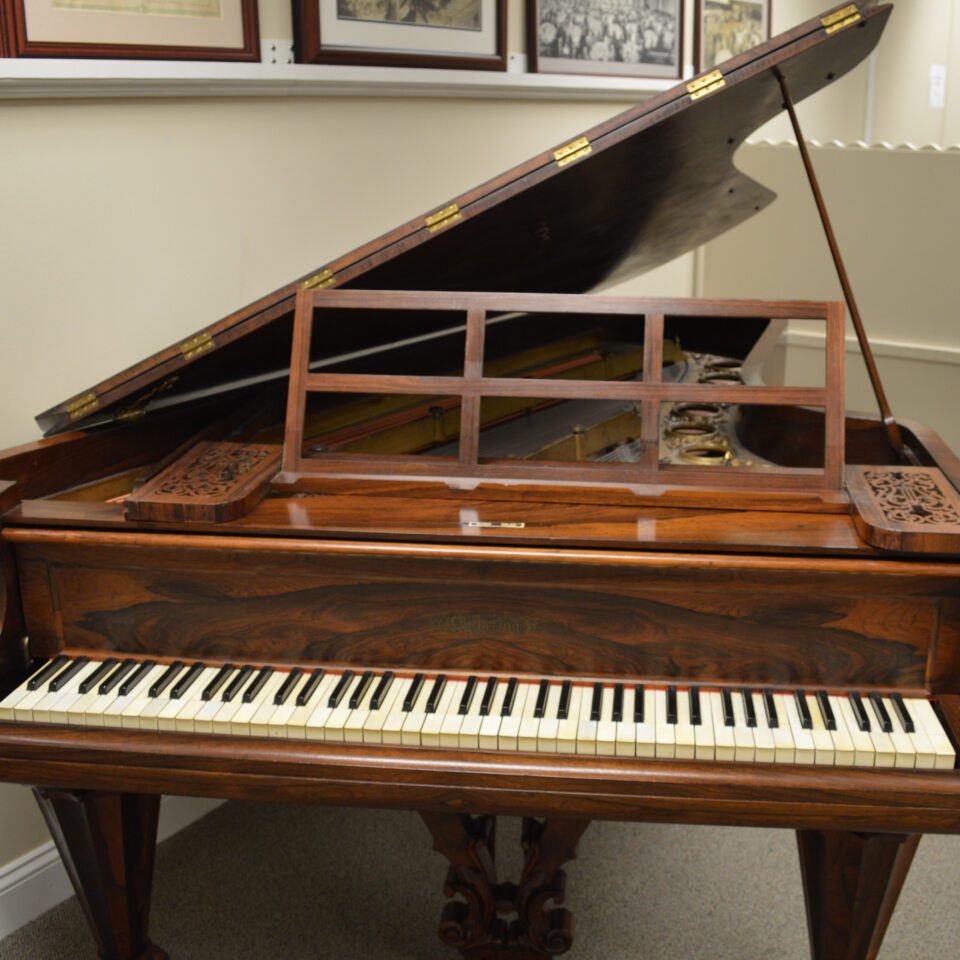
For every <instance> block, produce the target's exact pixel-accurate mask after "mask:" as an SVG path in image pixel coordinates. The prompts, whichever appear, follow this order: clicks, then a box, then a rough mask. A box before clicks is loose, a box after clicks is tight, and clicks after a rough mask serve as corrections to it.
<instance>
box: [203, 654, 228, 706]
mask: <svg viewBox="0 0 960 960" xmlns="http://www.w3.org/2000/svg"><path fill="white" fill-rule="evenodd" d="M236 669H237V668H236V667H235V666H234V665H233V664H232V663H225V664H224V665H223V666H222V667H221V668H220V670H219V671H218V672H217V673H216V674H215V675H214V678H213V679H212V680H211V681H210V682H209V683H208V684H207V686H206V688H205V689H204V691H203V693H201V694H200V699H201V700H212V699H213V698H214V697H215V696H216V695H217V694H218V693H219V692H220V690H221V688H222V687H223V685H224V684H225V683H226V682H227V681H228V680H229V679H230V677H231V676H233V671H234V670H236Z"/></svg>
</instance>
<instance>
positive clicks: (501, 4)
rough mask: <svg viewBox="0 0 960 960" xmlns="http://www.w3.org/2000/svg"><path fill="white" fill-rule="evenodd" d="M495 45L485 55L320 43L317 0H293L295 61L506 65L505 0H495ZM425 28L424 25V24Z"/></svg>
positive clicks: (463, 66) (474, 67)
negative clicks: (345, 46)
mask: <svg viewBox="0 0 960 960" xmlns="http://www.w3.org/2000/svg"><path fill="white" fill-rule="evenodd" d="M495 10H496V18H497V22H496V24H495V25H494V30H493V33H494V38H495V44H496V48H495V50H494V52H493V53H491V54H489V55H483V54H479V55H474V54H465V53H457V52H453V53H424V52H419V51H418V52H406V51H402V50H393V49H380V48H376V47H371V48H369V49H365V48H353V47H351V48H344V47H333V46H329V45H327V46H324V40H323V37H322V35H321V29H320V0H293V38H294V49H295V51H296V61H297V63H339V64H352V65H354V66H369V67H434V68H439V69H448V70H506V69H507V0H495ZM424 29H427V28H424Z"/></svg>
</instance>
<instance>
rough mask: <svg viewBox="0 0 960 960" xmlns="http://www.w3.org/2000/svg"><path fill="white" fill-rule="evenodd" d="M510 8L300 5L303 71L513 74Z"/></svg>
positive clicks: (423, 2) (465, 1) (436, 1)
mask: <svg viewBox="0 0 960 960" xmlns="http://www.w3.org/2000/svg"><path fill="white" fill-rule="evenodd" d="M506 7H507V0H294V8H293V32H294V46H295V49H296V54H297V62H298V63H353V64H365V65H367V66H398V67H447V68H452V69H463V70H506V68H507V17H506Z"/></svg>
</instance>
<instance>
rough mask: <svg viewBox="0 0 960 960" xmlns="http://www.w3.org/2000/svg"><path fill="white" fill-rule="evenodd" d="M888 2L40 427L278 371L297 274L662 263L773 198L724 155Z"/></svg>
mask: <svg viewBox="0 0 960 960" xmlns="http://www.w3.org/2000/svg"><path fill="white" fill-rule="evenodd" d="M891 9H892V8H891V6H890V5H889V4H884V5H877V3H876V0H860V2H858V3H851V4H847V5H845V6H842V7H835V8H833V9H832V10H828V11H827V12H826V13H825V14H824V15H823V16H821V17H817V18H814V19H812V20H809V21H807V22H806V23H804V24H802V25H800V26H798V27H795V28H794V29H793V30H790V31H788V32H787V33H783V34H781V35H779V36H777V37H774V38H773V39H771V40H769V41H767V42H766V43H764V44H761V45H760V46H757V47H755V48H753V49H752V50H749V51H747V52H745V53H743V54H741V55H740V56H738V57H735V58H734V59H732V60H729V61H728V62H726V63H724V64H722V65H721V69H720V72H721V73H722V75H723V76H722V80H723V82H722V85H720V84H717V83H713V82H710V83H707V84H697V81H696V80H695V81H692V82H691V83H686V82H684V83H680V84H678V85H677V86H676V87H674V88H673V89H671V90H669V91H667V92H666V93H663V94H662V95H660V96H659V97H655V98H653V99H651V100H648V101H645V102H644V103H642V104H639V105H638V106H636V107H633V108H632V109H630V110H627V111H625V112H624V113H621V114H619V115H618V116H616V117H614V118H612V119H611V120H608V121H607V122H606V123H603V124H600V125H599V126H596V127H594V128H592V129H591V130H588V131H587V132H586V133H585V134H583V135H582V136H581V137H574V138H571V139H570V140H568V141H567V142H566V143H564V144H561V145H560V146H559V147H558V148H556V149H551V150H546V151H545V152H543V153H541V154H538V155H537V156H536V157H534V158H533V159H531V160H529V161H527V162H526V163H522V164H520V165H519V166H517V167H514V168H513V169H512V170H508V171H507V172H506V173H504V174H501V175H500V176H499V177H496V178H494V179H493V180H489V181H488V182H486V183H484V184H481V185H480V186H478V187H476V188H475V189H473V190H470V191H468V192H467V193H464V194H462V195H460V196H459V197H457V198H456V199H455V200H453V201H450V202H447V203H442V204H440V205H438V206H437V207H436V208H435V209H434V210H432V211H430V212H429V213H428V214H426V215H425V216H423V217H418V218H417V219H415V220H411V221H409V222H408V223H405V224H403V225H402V226H400V227H398V228H397V229H395V230H393V231H391V232H390V233H387V234H384V235H383V236H382V237H379V238H378V239H376V240H373V241H371V242H370V243H368V244H366V245H364V246H362V247H359V248H357V249H356V250H353V251H352V252H350V253H348V254H345V255H344V256H342V257H339V258H338V259H336V260H334V261H332V262H330V263H328V264H325V265H322V266H321V267H319V268H318V269H317V270H316V271H313V272H312V273H311V274H309V275H307V276H305V277H300V278H298V279H297V280H294V281H293V282H291V283H289V284H287V285H286V286H285V287H282V288H280V289H279V290H276V291H274V292H273V293H271V294H269V295H267V296H265V297H263V298H262V299H260V300H257V301H256V302H255V303H252V304H250V305H249V306H246V307H244V308H243V309H242V310H238V311H236V312H235V313H232V314H231V315H230V316H228V317H225V318H224V319H222V320H220V321H218V322H217V323H215V324H213V325H211V326H209V327H207V328H206V329H205V330H202V331H200V332H199V333H197V334H196V335H195V336H192V337H188V338H187V339H186V340H185V341H183V342H181V343H178V344H175V345H173V346H171V347H168V348H167V349H165V350H161V351H160V352H159V353H156V354H154V355H153V356H151V357H149V358H147V359H146V360H143V361H142V362H140V363H138V364H135V365H134V366H132V367H130V368H128V369H127V370H124V371H123V372H121V373H118V374H117V375H115V376H113V377H111V378H110V379H108V380H105V381H103V382H102V383H99V384H97V385H96V386H95V387H92V388H91V389H89V390H85V391H83V392H82V393H81V394H78V395H76V396H74V397H71V398H70V399H69V400H66V401H64V402H63V403H61V404H59V405H57V406H55V407H53V408H51V409H50V410H47V411H46V412H44V413H42V414H40V415H39V416H38V417H37V422H38V423H39V424H40V426H41V427H42V428H43V429H44V430H45V431H46V432H47V433H48V434H50V433H59V432H62V431H64V430H67V429H70V428H75V427H78V426H87V425H92V424H95V423H99V422H102V421H109V420H111V419H117V418H123V419H126V418H129V417H130V416H138V415H140V413H141V412H142V411H143V410H144V408H146V409H148V410H149V409H151V408H158V407H165V406H169V405H171V404H172V403H177V402H180V401H183V402H187V401H189V400H190V399H191V398H193V397H195V396H196V395H197V394H198V393H200V394H209V393H210V392H212V391H225V390H229V389H242V385H244V384H251V383H256V382H258V381H261V380H264V379H270V378H273V377H277V376H282V375H285V374H286V370H287V367H288V365H289V356H290V339H291V331H292V320H293V305H294V296H295V294H296V291H297V289H298V288H299V287H300V285H301V284H303V283H304V282H314V283H316V284H323V285H326V286H334V285H336V286H347V287H364V288H367V289H374V290H376V289H379V290H390V289H394V290H418V289H419V290H422V289H431V290H473V291H487V290H502V291H532V292H541V293H584V292H587V291H590V290H596V289H598V288H602V287H604V286H607V285H610V284H612V283H615V282H618V281H622V280H625V279H627V278H629V277H632V276H636V275H637V274H640V273H643V272H645V271H647V270H650V269H652V268H653V267H656V266H658V265H660V264H662V263H665V262H667V261H669V260H672V259H673V258H674V257H677V256H680V255H681V254H683V253H685V252H687V251H689V250H692V249H694V248H695V247H697V246H699V245H700V244H702V243H705V242H706V241H708V240H710V239H712V238H713V237H715V236H717V235H718V234H721V233H723V232H724V231H726V230H729V229H730V228H731V227H734V226H736V225H737V224H739V223H741V222H742V221H743V220H745V219H747V218H748V217H750V216H752V215H753V214H754V213H755V212H757V211H759V210H761V209H763V208H764V207H765V206H767V205H768V204H769V203H771V202H772V201H773V200H774V199H775V198H776V195H775V194H774V193H772V192H771V191H770V190H768V189H766V188H765V187H763V186H762V185H761V184H759V183H757V182H756V181H754V180H752V179H750V178H749V177H746V176H744V175H743V174H741V173H740V172H739V171H738V170H737V169H736V167H735V166H734V165H733V156H734V154H735V153H736V150H737V148H738V147H739V146H740V144H741V143H742V142H743V141H744V140H745V139H746V138H747V137H748V136H749V135H750V134H751V133H752V132H753V131H755V130H756V129H757V128H758V127H760V126H761V125H762V124H764V123H765V122H766V121H767V120H769V119H770V118H771V117H773V116H775V115H776V114H777V113H779V112H780V110H781V109H782V97H781V93H780V89H779V86H778V83H777V80H776V78H775V76H774V69H778V70H779V71H781V72H782V74H783V75H784V77H785V78H786V80H787V83H788V85H789V88H790V91H791V93H792V95H793V99H794V100H795V101H799V100H802V99H803V98H805V97H807V96H809V95H810V94H812V93H815V92H817V91H818V90H820V89H821V88H823V87H825V86H827V85H828V84H830V83H831V82H832V81H833V80H835V79H836V78H838V77H841V76H843V75H844V74H845V73H846V72H847V71H849V70H851V69H852V68H853V67H855V66H856V65H857V64H858V63H860V62H861V60H863V59H864V58H865V57H866V56H867V55H868V54H869V53H870V52H871V50H873V48H874V47H875V46H876V44H877V42H878V41H879V39H880V36H881V34H882V32H883V28H884V26H885V25H886V22H887V18H888V17H889V14H890V11H891ZM838 11H847V12H846V13H845V14H844V16H842V17H840V16H839V15H838ZM835 14H837V15H835ZM824 21H826V23H825V22H824ZM699 79H701V78H698V80H699ZM698 86H699V89H698ZM691 88H693V92H691ZM584 141H585V142H584ZM784 292H785V294H789V291H784ZM425 329H426V328H425ZM387 339H388V330H387V328H380V329H377V328H371V327H364V328H363V329H359V330H358V329H346V328H344V329H340V330H339V331H337V332H336V335H334V336H328V337H326V338H325V349H326V351H328V352H329V353H330V354H331V355H337V354H342V353H346V352H349V351H352V350H356V349H359V348H369V347H371V346H375V345H376V344H377V343H379V342H386V341H387Z"/></svg>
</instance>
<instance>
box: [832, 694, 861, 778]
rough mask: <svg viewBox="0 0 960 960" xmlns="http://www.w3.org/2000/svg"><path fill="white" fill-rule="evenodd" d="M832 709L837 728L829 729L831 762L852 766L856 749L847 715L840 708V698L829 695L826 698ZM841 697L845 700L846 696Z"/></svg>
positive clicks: (837, 764) (855, 757)
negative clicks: (831, 742) (831, 741)
mask: <svg viewBox="0 0 960 960" xmlns="http://www.w3.org/2000/svg"><path fill="white" fill-rule="evenodd" d="M827 699H828V700H829V702H830V708H831V710H833V718H834V720H836V722H837V729H836V730H831V731H830V736H831V737H832V738H833V762H834V764H835V765H836V766H838V767H852V766H855V765H856V760H857V750H856V747H855V746H854V742H853V736H852V734H851V733H850V729H849V724H848V721H847V716H846V714H845V713H844V712H843V710H842V705H841V703H840V700H841V698H840V697H836V696H830V697H828V698H827ZM842 699H844V700H846V699H847V698H846V697H843V698H842Z"/></svg>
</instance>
